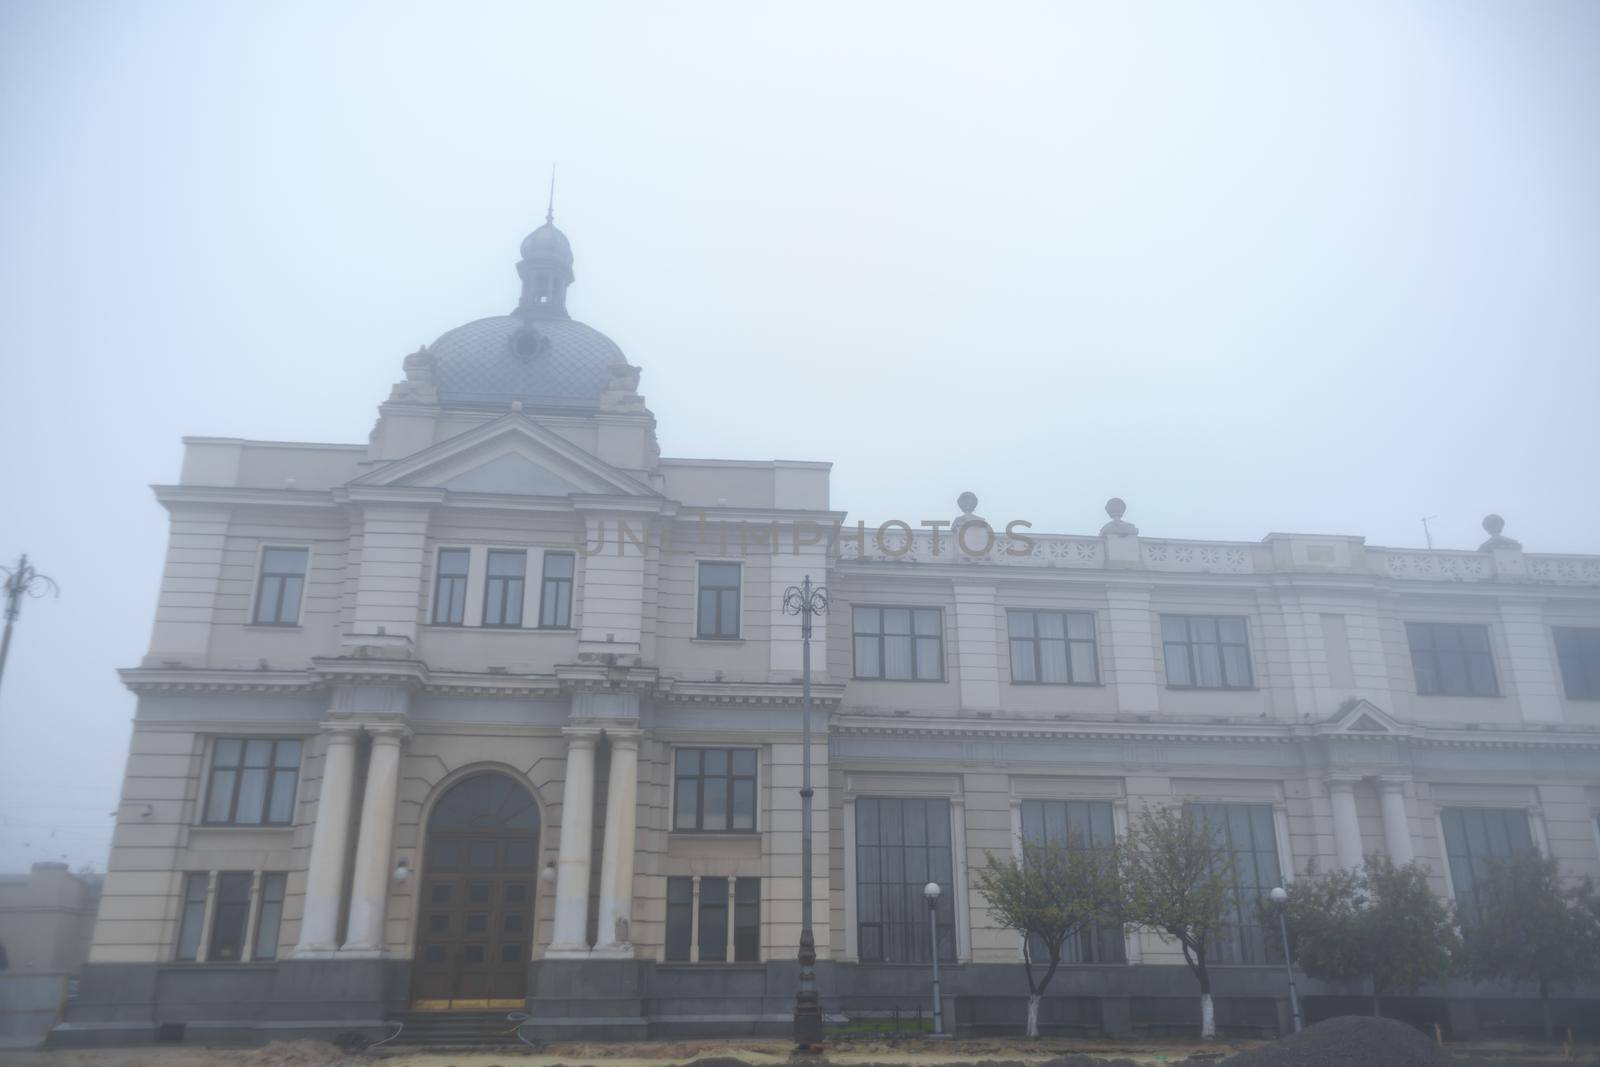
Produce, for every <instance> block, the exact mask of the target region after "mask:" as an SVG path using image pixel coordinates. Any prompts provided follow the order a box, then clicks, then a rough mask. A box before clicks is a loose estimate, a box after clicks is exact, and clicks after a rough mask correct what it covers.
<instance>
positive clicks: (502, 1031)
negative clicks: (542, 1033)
mask: <svg viewBox="0 0 1600 1067" xmlns="http://www.w3.org/2000/svg"><path fill="white" fill-rule="evenodd" d="M506 1015H507V1013H506V1012H503V1011H412V1012H406V1013H404V1014H403V1015H400V1016H398V1017H396V1019H395V1022H399V1023H404V1024H405V1026H404V1028H403V1029H402V1030H401V1031H400V1034H399V1036H398V1037H396V1038H395V1039H394V1041H392V1042H390V1044H394V1045H426V1046H431V1047H436V1048H442V1047H474V1046H477V1047H481V1046H494V1045H520V1044H522V1042H521V1041H519V1040H517V1035H516V1033H515V1032H514V1031H515V1028H516V1026H517V1024H516V1022H514V1021H513V1020H511V1019H508V1018H507V1017H506ZM523 1033H524V1034H526V1035H527V1036H529V1037H530V1038H531V1037H532V1036H533V1035H532V1033H531V1031H530V1030H528V1029H524V1030H523Z"/></svg>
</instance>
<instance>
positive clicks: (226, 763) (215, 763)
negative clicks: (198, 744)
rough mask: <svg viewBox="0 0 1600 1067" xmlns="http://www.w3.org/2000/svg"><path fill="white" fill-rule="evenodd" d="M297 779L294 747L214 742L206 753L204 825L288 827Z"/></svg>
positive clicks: (235, 740) (281, 743) (271, 742)
mask: <svg viewBox="0 0 1600 1067" xmlns="http://www.w3.org/2000/svg"><path fill="white" fill-rule="evenodd" d="M299 778H300V742H299V741H276V740H272V739H269V738H239V737H219V738H217V740H216V743H215V744H214V745H213V746H212V749H211V781H210V783H209V784H208V785H207V787H206V807H205V821H206V822H208V823H232V824H235V825H238V826H258V825H262V824H265V825H268V826H287V825H289V824H290V823H292V822H293V821H294V791H295V786H296V784H297V783H298V782H299Z"/></svg>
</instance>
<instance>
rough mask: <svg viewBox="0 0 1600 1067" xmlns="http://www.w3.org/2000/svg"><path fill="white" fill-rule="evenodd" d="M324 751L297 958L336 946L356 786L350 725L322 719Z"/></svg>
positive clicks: (353, 728) (353, 736) (354, 728)
mask: <svg viewBox="0 0 1600 1067" xmlns="http://www.w3.org/2000/svg"><path fill="white" fill-rule="evenodd" d="M323 729H324V730H325V731H326V732H327V735H328V743H327V751H326V752H325V753H324V754H323V757H322V788H321V792H320V793H319V794H318V796H317V822H316V825H315V826H314V827H313V828H312V831H311V860H310V869H309V870H308V871H307V872H306V899H305V907H304V911H303V914H302V917H301V920H300V943H299V944H298V945H296V946H295V950H294V954H295V955H296V956H319V955H330V954H332V953H333V951H334V950H335V949H337V948H338V947H339V945H338V937H339V909H340V906H341V905H342V904H343V902H344V858H345V852H346V849H347V842H348V840H349V837H350V799H351V797H350V793H351V789H352V787H353V786H354V784H355V766H356V735H357V734H358V733H359V732H360V729H361V728H360V727H359V726H355V725H352V724H350V723H324V724H323Z"/></svg>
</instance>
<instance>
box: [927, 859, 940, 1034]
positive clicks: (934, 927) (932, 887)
mask: <svg viewBox="0 0 1600 1067" xmlns="http://www.w3.org/2000/svg"><path fill="white" fill-rule="evenodd" d="M922 895H923V896H924V897H926V898H927V900H928V944H930V945H932V946H933V1036H934V1037H943V1036H944V1008H943V1007H942V1006H941V1004H940V998H939V883H938V882H929V883H928V884H927V885H925V886H923V887H922Z"/></svg>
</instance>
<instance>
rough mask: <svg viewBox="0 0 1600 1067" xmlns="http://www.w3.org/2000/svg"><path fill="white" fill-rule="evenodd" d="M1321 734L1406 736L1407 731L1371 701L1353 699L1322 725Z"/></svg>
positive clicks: (1342, 705)
mask: <svg viewBox="0 0 1600 1067" xmlns="http://www.w3.org/2000/svg"><path fill="white" fill-rule="evenodd" d="M1318 732H1319V733H1332V734H1367V735H1369V736H1370V735H1373V734H1379V735H1382V734H1404V733H1406V729H1405V727H1404V725H1402V724H1401V723H1400V722H1399V721H1397V720H1396V719H1395V718H1394V717H1392V716H1391V715H1389V714H1388V713H1387V712H1385V711H1384V710H1383V709H1382V708H1380V707H1378V705H1376V704H1374V703H1373V702H1372V701H1370V700H1365V699H1363V698H1360V697H1351V698H1350V699H1349V700H1346V701H1345V702H1344V703H1343V704H1341V705H1339V710H1338V711H1336V712H1334V713H1333V715H1332V717H1331V718H1329V719H1328V720H1327V721H1326V722H1324V723H1323V724H1322V727H1321V728H1320V729H1319V730H1318Z"/></svg>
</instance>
